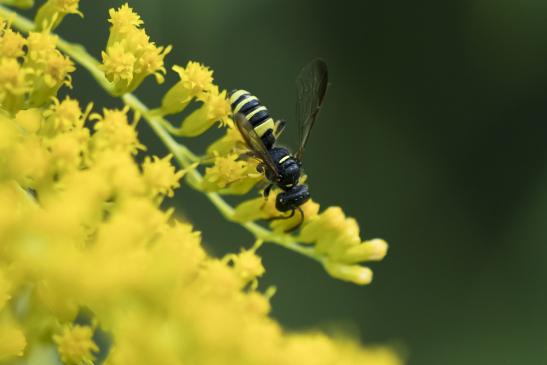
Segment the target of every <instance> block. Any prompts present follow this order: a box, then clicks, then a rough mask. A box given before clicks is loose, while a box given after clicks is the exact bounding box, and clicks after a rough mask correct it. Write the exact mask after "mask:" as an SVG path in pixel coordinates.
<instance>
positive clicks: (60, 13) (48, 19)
mask: <svg viewBox="0 0 547 365" xmlns="http://www.w3.org/2000/svg"><path fill="white" fill-rule="evenodd" d="M79 4H80V0H48V1H46V2H45V3H44V4H43V5H42V6H41V7H40V9H38V12H37V13H36V17H35V19H34V22H35V23H36V25H37V28H38V29H49V30H53V29H55V28H57V27H58V26H59V24H61V22H62V21H63V18H64V17H65V16H66V15H67V14H77V15H79V16H80V17H82V18H83V17H84V14H82V12H81V11H80V10H79V9H78V5H79Z"/></svg>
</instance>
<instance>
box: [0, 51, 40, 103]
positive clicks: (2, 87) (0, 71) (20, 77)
mask: <svg viewBox="0 0 547 365" xmlns="http://www.w3.org/2000/svg"><path fill="white" fill-rule="evenodd" d="M31 73H32V71H31V70H30V69H28V68H24V67H21V65H20V64H19V62H17V60H15V59H13V58H3V59H0V106H2V107H3V108H4V109H6V110H8V111H11V112H15V111H17V110H18V109H19V107H20V106H21V105H22V104H23V102H24V96H25V94H26V93H27V92H29V91H31V90H32V84H31V83H30V82H29V81H28V75H30V74H31Z"/></svg>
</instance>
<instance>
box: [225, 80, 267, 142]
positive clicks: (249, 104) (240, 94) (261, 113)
mask: <svg viewBox="0 0 547 365" xmlns="http://www.w3.org/2000/svg"><path fill="white" fill-rule="evenodd" d="M230 105H231V108H232V112H233V113H234V114H236V113H241V114H243V115H244V116H245V119H247V120H248V121H249V123H250V124H251V125H252V126H253V128H254V130H255V132H256V134H258V136H259V137H260V138H262V140H263V141H264V143H265V144H266V145H267V146H270V147H271V145H272V144H273V142H274V141H272V140H271V139H272V138H273V136H272V132H273V130H274V128H275V122H274V120H273V119H272V118H271V117H270V114H269V113H268V109H267V108H266V107H265V106H263V105H261V104H260V100H258V98H257V97H256V96H254V95H251V93H249V92H248V91H246V90H234V91H232V92H231V93H230ZM268 131H270V132H269V133H268Z"/></svg>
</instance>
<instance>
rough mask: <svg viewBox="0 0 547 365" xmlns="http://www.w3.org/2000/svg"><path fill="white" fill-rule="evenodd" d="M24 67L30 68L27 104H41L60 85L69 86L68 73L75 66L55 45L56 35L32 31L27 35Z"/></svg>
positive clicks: (55, 91)
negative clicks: (29, 90) (31, 83)
mask: <svg viewBox="0 0 547 365" xmlns="http://www.w3.org/2000/svg"><path fill="white" fill-rule="evenodd" d="M27 41H28V50H27V56H26V59H25V63H24V65H25V67H28V68H30V69H31V70H32V74H33V76H34V77H33V80H32V81H33V90H32V93H31V95H30V96H29V99H30V100H29V104H31V105H32V106H42V105H43V104H45V103H47V102H49V101H50V99H51V98H52V97H54V96H55V95H56V94H57V91H58V90H59V88H60V87H61V86H62V85H67V86H68V87H71V78H70V75H69V73H71V72H73V71H74V70H75V69H76V68H75V67H74V63H73V62H72V61H71V60H70V59H69V58H68V57H66V56H64V55H63V54H61V52H59V51H58V50H57V49H56V48H55V47H56V45H57V37H55V36H53V35H51V34H49V33H48V32H42V33H36V32H32V33H30V34H29V36H28V39H27Z"/></svg>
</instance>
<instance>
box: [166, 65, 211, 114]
mask: <svg viewBox="0 0 547 365" xmlns="http://www.w3.org/2000/svg"><path fill="white" fill-rule="evenodd" d="M173 71H175V72H176V73H177V74H178V75H179V77H180V81H179V82H177V83H176V84H175V85H173V86H172V87H171V88H170V89H169V90H168V91H167V93H165V95H164V97H163V99H162V102H161V113H162V114H163V115H167V114H175V113H179V112H181V111H183V110H184V108H186V106H187V105H188V103H189V102H190V101H192V99H193V98H195V97H203V96H204V93H205V92H206V91H207V90H209V89H210V88H211V87H212V86H213V84H212V82H213V71H211V70H210V69H209V68H208V67H206V66H203V65H202V64H200V63H198V62H193V61H188V63H187V64H186V67H181V66H177V65H175V66H173Z"/></svg>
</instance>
